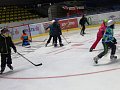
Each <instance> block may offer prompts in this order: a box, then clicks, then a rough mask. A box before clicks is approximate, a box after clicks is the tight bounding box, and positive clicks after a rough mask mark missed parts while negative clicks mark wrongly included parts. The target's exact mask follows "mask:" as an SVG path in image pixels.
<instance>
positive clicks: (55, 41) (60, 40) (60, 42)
mask: <svg viewBox="0 0 120 90" xmlns="http://www.w3.org/2000/svg"><path fill="white" fill-rule="evenodd" d="M57 38H58V39H59V44H62V39H61V36H60V35H56V36H53V41H54V44H57Z"/></svg>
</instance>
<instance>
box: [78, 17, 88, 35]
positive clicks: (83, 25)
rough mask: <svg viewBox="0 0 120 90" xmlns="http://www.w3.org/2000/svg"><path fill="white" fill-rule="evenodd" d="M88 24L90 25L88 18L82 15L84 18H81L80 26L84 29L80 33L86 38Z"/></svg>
mask: <svg viewBox="0 0 120 90" xmlns="http://www.w3.org/2000/svg"><path fill="white" fill-rule="evenodd" d="M86 22H87V24H88V25H89V22H88V20H87V18H86V17H85V15H82V18H81V19H80V21H79V24H80V25H81V27H82V29H81V32H80V34H81V35H82V36H84V34H85V24H86Z"/></svg>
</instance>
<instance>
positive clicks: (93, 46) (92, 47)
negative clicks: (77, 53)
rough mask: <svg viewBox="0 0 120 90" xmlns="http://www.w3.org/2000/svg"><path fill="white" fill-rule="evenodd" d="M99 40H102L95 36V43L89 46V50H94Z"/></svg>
mask: <svg viewBox="0 0 120 90" xmlns="http://www.w3.org/2000/svg"><path fill="white" fill-rule="evenodd" d="M101 38H102V37H99V36H97V39H96V41H95V42H94V43H93V45H92V46H91V49H95V48H96V46H97V44H98V43H99V41H100V40H101Z"/></svg>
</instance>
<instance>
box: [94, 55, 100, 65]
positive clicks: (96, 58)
mask: <svg viewBox="0 0 120 90" xmlns="http://www.w3.org/2000/svg"><path fill="white" fill-rule="evenodd" d="M98 59H99V57H98V56H96V57H94V58H93V60H94V62H95V63H96V64H97V63H98Z"/></svg>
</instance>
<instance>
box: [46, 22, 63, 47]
mask: <svg viewBox="0 0 120 90" xmlns="http://www.w3.org/2000/svg"><path fill="white" fill-rule="evenodd" d="M48 31H49V32H50V34H51V37H53V43H54V47H57V38H58V39H59V44H60V46H64V45H63V44H62V39H61V37H60V35H62V32H61V28H60V25H59V23H58V21H55V20H52V24H51V25H50V26H49V29H48Z"/></svg>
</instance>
